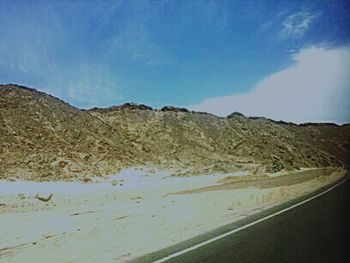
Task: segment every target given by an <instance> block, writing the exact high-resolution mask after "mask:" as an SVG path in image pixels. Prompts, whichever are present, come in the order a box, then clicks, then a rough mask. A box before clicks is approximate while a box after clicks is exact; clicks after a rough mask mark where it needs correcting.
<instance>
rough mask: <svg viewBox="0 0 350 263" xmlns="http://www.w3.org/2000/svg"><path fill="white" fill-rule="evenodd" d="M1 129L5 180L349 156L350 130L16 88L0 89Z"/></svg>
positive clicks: (290, 163)
mask: <svg viewBox="0 0 350 263" xmlns="http://www.w3.org/2000/svg"><path fill="white" fill-rule="evenodd" d="M0 131H1V134H0V145H1V148H0V162H1V165H0V178H11V177H16V178H23V179H24V178H25V179H35V180H74V179H79V180H88V178H89V177H90V176H93V175H97V176H99V175H108V174H112V173H115V172H117V171H118V170H119V169H121V168H123V167H128V166H132V165H147V166H151V167H159V168H172V169H174V171H176V173H177V174H178V175H200V174H209V173H216V172H220V173H226V172H232V171H238V170H245V169H248V170H250V171H252V172H258V171H260V172H276V171H279V170H282V169H296V168H299V167H315V166H342V165H346V164H348V163H349V159H348V156H350V154H349V153H350V138H349V134H350V125H342V126H338V125H335V124H303V125H296V124H292V123H285V122H275V121H272V120H269V119H265V118H247V117H245V116H244V115H242V114H240V113H233V114H231V115H229V116H228V117H227V118H220V117H217V116H214V115H212V114H207V113H199V112H190V111H188V110H186V109H182V108H176V107H170V106H166V107H163V108H162V109H161V110H155V109H152V108H151V107H149V106H146V105H138V104H134V103H128V104H124V105H121V106H114V107H110V108H105V109H100V108H93V109H91V110H88V111H85V110H80V109H77V108H74V107H72V106H70V105H68V104H67V103H65V102H63V101H61V100H59V99H57V98H54V97H52V96H50V95H47V94H45V93H42V92H38V91H36V90H34V89H29V88H26V87H21V86H17V85H0Z"/></svg>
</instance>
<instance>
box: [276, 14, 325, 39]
mask: <svg viewBox="0 0 350 263" xmlns="http://www.w3.org/2000/svg"><path fill="white" fill-rule="evenodd" d="M319 15H320V14H319V13H315V14H312V13H309V12H298V13H294V14H292V15H289V16H288V17H287V18H286V19H285V20H283V21H282V31H281V35H282V37H283V38H290V37H301V36H303V35H304V33H305V32H306V31H307V30H308V28H309V27H310V25H311V23H312V22H313V20H314V19H315V18H316V17H318V16H319Z"/></svg>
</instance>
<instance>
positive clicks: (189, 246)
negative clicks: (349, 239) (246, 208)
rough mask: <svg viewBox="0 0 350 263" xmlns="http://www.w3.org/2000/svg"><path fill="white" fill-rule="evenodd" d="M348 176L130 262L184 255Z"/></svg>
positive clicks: (301, 201)
mask: <svg viewBox="0 0 350 263" xmlns="http://www.w3.org/2000/svg"><path fill="white" fill-rule="evenodd" d="M348 178H349V170H348V172H347V175H346V176H344V177H342V178H340V179H338V180H337V181H335V182H333V183H331V184H329V185H327V186H324V187H322V188H320V189H318V190H316V191H314V192H312V193H309V194H307V195H304V196H301V197H298V198H295V199H292V200H290V201H286V202H284V203H282V204H279V205H276V206H273V207H271V208H267V209H265V210H262V211H259V212H256V213H254V214H251V215H248V216H247V217H245V218H243V219H240V220H237V221H235V222H233V223H230V224H227V225H224V226H221V227H219V228H216V229H213V230H211V231H209V232H206V233H204V234H201V235H199V236H196V237H194V238H191V239H189V240H185V241H182V242H180V243H178V244H175V245H172V246H169V247H167V248H164V249H161V250H159V251H155V252H152V253H149V254H146V255H144V256H141V257H138V258H135V259H133V260H131V261H129V262H131V263H148V262H157V263H160V262H166V261H167V260H170V259H171V258H175V257H176V256H180V255H183V254H185V253H187V252H189V251H192V250H195V249H196V248H198V247H201V246H204V245H206V244H209V243H211V242H215V241H216V240H218V239H221V238H222V237H223V236H229V235H233V234H234V233H237V232H239V231H240V230H243V229H247V228H248V227H250V226H253V225H256V224H258V223H260V222H263V221H265V220H268V219H269V218H272V217H274V216H277V215H278V214H282V213H284V212H286V211H289V210H291V209H293V208H295V207H298V206H300V205H303V204H304V203H307V202H309V201H312V200H314V199H315V198H317V197H319V196H321V195H324V194H327V193H328V192H330V191H332V190H334V189H336V188H337V187H338V186H340V185H342V184H343V183H345V182H346V181H347V180H348ZM230 232H232V233H230ZM221 236H222V237H221ZM203 243H204V244H203Z"/></svg>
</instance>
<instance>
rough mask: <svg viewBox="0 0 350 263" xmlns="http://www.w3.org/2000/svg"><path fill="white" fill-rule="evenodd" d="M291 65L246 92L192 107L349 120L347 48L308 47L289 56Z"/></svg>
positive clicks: (349, 60)
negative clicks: (291, 59)
mask: <svg viewBox="0 0 350 263" xmlns="http://www.w3.org/2000/svg"><path fill="white" fill-rule="evenodd" d="M291 56H292V58H293V60H294V62H295V63H294V64H293V65H292V66H290V67H288V68H286V69H284V70H282V71H279V72H276V73H274V74H272V75H270V76H268V77H266V78H265V79H263V80H262V81H260V82H258V83H257V84H256V85H255V87H254V88H253V89H252V90H251V91H249V92H247V93H242V94H237V95H232V96H225V97H217V98H210V99H207V100H205V101H203V102H202V103H200V104H198V105H194V106H191V107H190V108H191V109H192V110H196V111H207V112H211V113H213V114H216V115H219V116H226V115H227V114H230V113H231V112H233V111H239V112H242V113H244V114H246V115H248V116H264V117H268V118H272V119H275V120H284V121H292V122H296V123H301V122H336V123H344V122H350V110H349V109H350V75H349V74H350V73H349V72H350V48H349V47H342V48H334V49H327V48H319V47H310V48H305V49H302V50H300V51H299V52H298V53H295V54H292V55H291Z"/></svg>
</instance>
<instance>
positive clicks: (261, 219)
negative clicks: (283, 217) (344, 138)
mask: <svg viewBox="0 0 350 263" xmlns="http://www.w3.org/2000/svg"><path fill="white" fill-rule="evenodd" d="M348 178H349V176H346V178H345V179H344V180H343V181H341V182H340V183H338V184H336V185H333V186H332V187H330V188H328V189H327V190H325V191H323V192H321V193H319V194H317V195H315V196H313V197H310V198H308V199H306V200H304V201H301V202H299V203H297V204H294V205H292V206H289V207H287V208H285V209H282V210H280V211H278V212H275V213H273V214H271V215H268V216H265V217H263V218H260V219H258V220H256V221H254V222H251V223H249V224H247V225H244V226H241V227H239V228H236V229H233V230H231V231H229V232H226V233H224V234H221V235H219V236H217V237H214V238H212V239H209V240H206V241H203V242H201V243H199V244H197V245H194V246H192V247H189V248H186V249H184V250H181V251H179V252H176V253H174V254H171V255H169V256H166V257H164V258H161V259H158V260H156V261H153V263H161V262H165V261H167V260H169V259H172V258H175V257H178V256H180V255H183V254H185V253H187V252H190V251H192V250H195V249H197V248H200V247H203V246H206V245H208V244H210V243H212V242H214V241H217V240H219V239H222V238H224V237H227V236H229V235H232V234H234V233H237V232H239V231H241V230H243V229H246V228H248V227H251V226H254V225H256V224H259V223H260V222H263V221H265V220H267V219H270V218H272V217H274V216H278V215H280V214H283V213H284V212H287V211H289V210H291V209H293V208H296V207H298V206H301V205H303V204H305V203H307V202H310V201H311V200H313V199H315V198H317V197H319V196H322V195H324V194H326V193H328V192H330V191H332V190H333V189H335V188H337V187H338V186H339V185H341V184H343V183H345V182H346V180H348Z"/></svg>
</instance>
